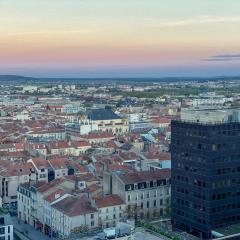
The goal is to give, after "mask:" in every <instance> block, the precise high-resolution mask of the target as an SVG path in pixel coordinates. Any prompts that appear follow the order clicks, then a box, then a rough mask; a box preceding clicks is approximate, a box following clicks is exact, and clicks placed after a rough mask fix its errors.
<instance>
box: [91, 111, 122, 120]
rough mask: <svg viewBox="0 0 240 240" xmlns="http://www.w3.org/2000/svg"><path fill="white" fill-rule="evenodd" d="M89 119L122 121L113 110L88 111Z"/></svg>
mask: <svg viewBox="0 0 240 240" xmlns="http://www.w3.org/2000/svg"><path fill="white" fill-rule="evenodd" d="M88 117H89V118H90V119H91V120H111V119H121V117H120V116H118V115H117V114H115V113H114V112H113V111H112V110H111V109H92V110H89V111H88Z"/></svg>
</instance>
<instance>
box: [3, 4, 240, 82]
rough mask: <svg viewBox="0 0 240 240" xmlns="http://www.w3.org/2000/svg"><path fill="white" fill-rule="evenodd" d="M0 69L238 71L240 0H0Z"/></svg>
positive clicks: (46, 72)
mask: <svg viewBox="0 0 240 240" xmlns="http://www.w3.org/2000/svg"><path fill="white" fill-rule="evenodd" d="M0 74H20V75H27V76H46V77H66V76H69V77H139V76H141V77H163V76H219V75H237V74H239V75H240V0H0Z"/></svg>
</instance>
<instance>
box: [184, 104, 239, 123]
mask: <svg viewBox="0 0 240 240" xmlns="http://www.w3.org/2000/svg"><path fill="white" fill-rule="evenodd" d="M181 120H182V121H186V122H199V123H229V122H240V108H231V107H230V108H229V107H216V108H213V107H211V108H208V107H204V108H182V109H181Z"/></svg>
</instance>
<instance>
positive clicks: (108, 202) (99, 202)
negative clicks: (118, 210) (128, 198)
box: [96, 195, 124, 208]
mask: <svg viewBox="0 0 240 240" xmlns="http://www.w3.org/2000/svg"><path fill="white" fill-rule="evenodd" d="M122 204H124V202H123V200H122V199H121V198H120V197H119V196H118V195H109V196H105V197H100V198H97V199H96V206H97V207H98V208H105V207H111V206H117V205H122Z"/></svg>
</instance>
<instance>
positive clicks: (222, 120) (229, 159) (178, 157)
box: [171, 109, 240, 239]
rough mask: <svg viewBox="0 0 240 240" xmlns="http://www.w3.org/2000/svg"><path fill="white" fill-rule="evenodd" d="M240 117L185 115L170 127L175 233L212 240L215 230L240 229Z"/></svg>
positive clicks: (234, 113) (216, 112) (218, 112)
mask: <svg viewBox="0 0 240 240" xmlns="http://www.w3.org/2000/svg"><path fill="white" fill-rule="evenodd" d="M239 112H240V110H239V109H197V110H196V109H195V110H184V111H183V115H182V117H181V120H176V121H173V122H172V125H171V126H172V144H171V153H172V221H173V226H174V227H175V228H177V229H181V230H183V231H186V232H189V233H191V234H193V235H196V236H198V237H200V238H202V239H210V238H211V237H214V235H215V234H217V231H216V229H219V228H224V227H227V226H229V225H233V224H237V223H240V121H239ZM212 235H213V236H212Z"/></svg>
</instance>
